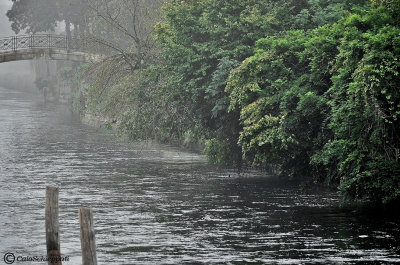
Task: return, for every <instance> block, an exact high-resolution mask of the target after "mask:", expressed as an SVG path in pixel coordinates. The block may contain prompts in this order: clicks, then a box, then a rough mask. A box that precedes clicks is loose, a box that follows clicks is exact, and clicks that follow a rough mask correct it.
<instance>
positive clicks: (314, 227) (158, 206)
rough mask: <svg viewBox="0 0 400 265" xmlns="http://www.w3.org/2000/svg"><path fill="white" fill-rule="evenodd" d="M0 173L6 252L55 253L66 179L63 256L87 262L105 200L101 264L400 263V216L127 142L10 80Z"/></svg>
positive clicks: (0, 129)
mask: <svg viewBox="0 0 400 265" xmlns="http://www.w3.org/2000/svg"><path fill="white" fill-rule="evenodd" d="M0 181H1V186H0V205H1V215H0V223H1V230H0V240H1V243H0V255H1V256H3V255H4V254H5V253H6V252H13V253H15V254H16V255H24V256H27V255H30V256H38V255H45V251H46V247H45V233H44V204H45V198H44V196H45V187H46V185H55V186H58V187H59V188H60V227H61V251H62V253H63V255H67V256H70V262H65V263H64V264H81V256H80V241H79V222H78V213H77V212H78V209H79V208H80V207H92V208H93V209H94V219H95V228H96V241H97V248H98V259H99V263H100V264H110V263H112V264H400V251H399V250H400V242H399V238H400V225H399V223H398V222H396V221H393V220H387V219H386V220H382V218H380V216H379V214H375V215H374V214H372V215H371V214H366V213H363V212H360V211H358V210H354V209H340V208H339V207H338V206H337V205H338V201H337V198H336V196H335V195H334V194H329V193H318V192H311V191H309V192H300V191H299V190H298V189H296V187H291V186H289V185H287V184H286V185H284V184H280V183H279V182H277V181H275V180H274V179H273V178H271V177H265V176H263V175H262V174H260V173H258V174H256V173H245V174H242V175H240V176H238V175H237V174H236V173H235V172H221V171H217V170H215V169H212V168H211V167H210V166H208V165H207V163H206V162H205V160H204V157H202V156H200V155H197V154H191V153H186V152H182V151H179V150H178V149H176V148H171V147H166V146H157V145H150V144H145V143H140V144H127V143H124V142H123V141H121V140H118V139H116V138H114V137H113V136H112V135H111V134H110V133H109V132H106V131H103V130H100V129H96V128H92V127H89V126H85V125H82V124H81V123H80V121H79V119H78V118H77V117H76V116H75V115H73V114H72V113H71V112H70V111H69V110H68V109H57V108H56V107H55V106H54V105H51V104H44V103H43V102H40V101H35V100H33V99H31V98H30V97H29V96H26V95H24V94H22V93H21V92H13V91H11V90H6V89H2V88H0ZM1 262H2V258H1V259H0V264H1ZM25 264H26V263H25ZM36 264H38V263H36Z"/></svg>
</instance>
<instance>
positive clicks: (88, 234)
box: [79, 208, 97, 265]
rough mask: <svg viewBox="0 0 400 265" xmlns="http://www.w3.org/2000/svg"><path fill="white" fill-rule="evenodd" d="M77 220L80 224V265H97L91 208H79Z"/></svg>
mask: <svg viewBox="0 0 400 265" xmlns="http://www.w3.org/2000/svg"><path fill="white" fill-rule="evenodd" d="M79 222H80V224H81V247H82V265H97V256H96V242H95V236H94V225H93V211H92V209H90V208H80V209H79Z"/></svg>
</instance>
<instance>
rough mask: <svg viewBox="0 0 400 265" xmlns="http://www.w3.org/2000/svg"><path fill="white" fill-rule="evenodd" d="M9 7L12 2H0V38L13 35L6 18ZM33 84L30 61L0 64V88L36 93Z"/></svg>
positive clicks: (3, 0) (2, 0)
mask: <svg viewBox="0 0 400 265" xmlns="http://www.w3.org/2000/svg"><path fill="white" fill-rule="evenodd" d="M11 6H12V1H10V0H0V38H3V37H8V36H13V35H15V33H14V32H13V31H12V30H11V23H10V22H9V20H8V18H7V16H6V13H7V10H9V9H10V8H11ZM21 34H23V33H21ZM33 82H34V75H33V71H32V67H31V62H30V61H18V62H8V63H0V86H2V87H5V88H12V89H18V90H26V91H28V92H36V90H35V86H34V84H33Z"/></svg>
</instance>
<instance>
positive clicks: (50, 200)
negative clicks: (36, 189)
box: [45, 187, 62, 265]
mask: <svg viewBox="0 0 400 265" xmlns="http://www.w3.org/2000/svg"><path fill="white" fill-rule="evenodd" d="M45 216H46V245H47V257H48V264H49V265H50V264H51V265H61V264H62V263H61V252H60V233H59V223H58V188H55V187H46V213H45Z"/></svg>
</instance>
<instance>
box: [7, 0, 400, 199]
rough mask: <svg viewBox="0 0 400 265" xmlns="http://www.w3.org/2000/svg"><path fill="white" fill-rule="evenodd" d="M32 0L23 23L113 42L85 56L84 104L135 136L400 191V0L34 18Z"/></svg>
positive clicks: (103, 6) (221, 160) (188, 6)
mask: <svg viewBox="0 0 400 265" xmlns="http://www.w3.org/2000/svg"><path fill="white" fill-rule="evenodd" d="M24 2H33V1H29V0H25V1H23V0H20V1H15V2H14V5H13V8H12V9H11V10H10V11H9V13H8V15H9V17H10V19H14V20H12V21H14V24H13V29H14V30H15V31H18V30H19V29H22V28H28V29H29V30H30V31H32V32H35V31H38V30H39V29H40V30H43V28H41V25H51V26H54V23H55V21H60V20H63V21H70V23H71V24H73V25H80V26H79V27H81V28H82V29H84V30H83V31H86V32H87V34H91V36H92V38H93V39H95V40H97V41H98V42H99V43H103V44H104V45H105V46H108V47H109V48H110V54H111V55H112V56H110V59H109V60H106V61H104V62H102V63H100V64H94V65H85V66H82V67H81V68H80V69H76V73H77V74H80V75H81V77H80V78H79V79H80V80H84V82H81V83H80V84H81V85H82V86H81V90H80V93H82V94H84V95H85V98H86V103H87V104H86V107H85V109H84V110H83V111H86V112H92V113H97V114H101V115H104V116H106V117H108V118H109V120H110V123H113V125H114V126H115V127H117V128H118V129H119V130H121V131H122V132H124V133H125V134H127V135H129V136H130V137H131V138H132V139H134V140H142V139H157V140H158V141H160V142H179V143H181V144H185V145H188V146H191V145H194V144H197V145H203V146H204V152H205V153H206V154H207V156H208V157H209V159H210V161H211V162H213V163H215V164H218V165H221V166H232V165H234V166H236V167H241V166H243V165H253V166H263V167H266V168H268V169H270V170H272V171H273V172H274V173H275V174H278V175H281V176H286V177H289V178H294V179H296V178H297V179H305V180H311V181H315V182H322V183H328V184H329V185H333V186H338V187H339V190H340V192H341V193H342V195H343V197H344V198H348V199H351V200H354V199H369V200H373V201H375V202H380V203H383V204H390V203H396V202H399V198H400V163H399V159H400V152H399V150H400V141H399V140H398V139H399V138H400V135H399V134H400V133H399V129H400V123H399V118H400V117H399V115H400V90H399V86H400V76H399V70H400V0H372V1H368V0H330V1H325V0H300V1H299V0H229V1H225V0H171V1H144V0H143V1H141V0H133V1H124V0H120V1H117V0H115V1H112V0H111V1H106V0H87V1H72V0H70V2H71V5H70V6H69V7H68V6H67V7H65V6H64V5H61V4H57V3H58V1H54V0H47V1H46V0H37V1H35V3H39V2H43V3H44V4H43V5H46V6H48V7H51V6H57V5H58V7H57V8H54V10H58V11H57V12H55V11H54V13H50V12H49V13H48V14H53V15H52V18H44V20H43V21H42V20H39V21H36V19H37V18H38V17H41V16H40V13H36V15H35V18H36V19H34V18H32V19H33V20H35V22H33V21H30V18H29V16H28V17H23V15H21V14H22V13H23V12H22V13H21V14H20V12H21V11H19V10H21V9H19V8H20V7H18V5H22V3H24ZM45 2H49V3H51V4H49V3H48V4H45ZM60 2H61V3H66V2H68V1H60ZM75 2H76V3H75ZM77 3H78V4H77ZM75 4H77V6H75ZM79 7H80V8H79ZM35 8H37V11H35V12H43V10H42V9H41V8H39V7H38V6H36V7H35ZM69 8H70V9H69ZM75 8H78V9H79V12H83V13H82V15H80V16H79V19H78V18H76V17H73V16H72V15H71V14H77V13H73V12H72V11H71V10H74V9H75ZM51 10H53V8H51ZM63 10H64V11H63ZM65 10H68V11H65ZM22 17H23V18H22ZM32 17H33V15H32ZM47 19H48V20H47ZM46 20H47V21H46ZM74 28H75V26H74Z"/></svg>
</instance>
